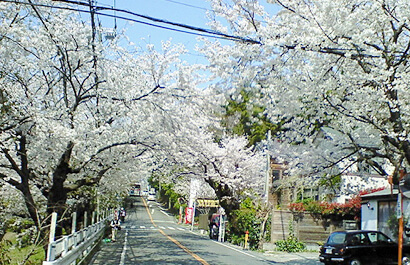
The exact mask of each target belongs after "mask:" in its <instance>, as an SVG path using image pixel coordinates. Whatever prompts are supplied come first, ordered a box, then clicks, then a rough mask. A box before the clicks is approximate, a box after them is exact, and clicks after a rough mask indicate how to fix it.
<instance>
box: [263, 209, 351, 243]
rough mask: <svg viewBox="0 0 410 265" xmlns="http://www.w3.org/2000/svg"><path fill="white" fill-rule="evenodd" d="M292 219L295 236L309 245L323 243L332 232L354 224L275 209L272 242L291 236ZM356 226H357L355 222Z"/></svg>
mask: <svg viewBox="0 0 410 265" xmlns="http://www.w3.org/2000/svg"><path fill="white" fill-rule="evenodd" d="M292 221H293V223H292V224H293V230H294V234H295V236H296V237H297V238H298V239H299V240H300V241H302V242H304V243H306V244H307V245H318V244H319V243H323V242H324V241H325V240H326V239H327V237H328V236H329V234H330V233H332V232H334V231H340V230H345V228H346V225H347V224H349V225H350V226H351V225H352V223H351V222H344V221H343V220H339V221H334V220H330V219H322V218H320V217H319V216H318V217H315V216H313V215H311V214H310V213H297V214H294V213H292V212H290V211H280V210H275V211H273V213H272V230H271V242H272V243H274V242H276V241H278V240H284V239H286V238H287V237H288V236H289V223H290V222H292ZM354 227H355V228H356V224H355V223H354Z"/></svg>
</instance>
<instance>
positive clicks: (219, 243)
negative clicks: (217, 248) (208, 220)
mask: <svg viewBox="0 0 410 265" xmlns="http://www.w3.org/2000/svg"><path fill="white" fill-rule="evenodd" d="M212 242H214V243H215V244H218V245H221V246H224V247H226V248H229V249H232V250H235V251H237V252H239V253H242V254H244V255H247V256H249V257H252V258H254V259H257V260H263V259H261V258H258V257H256V256H254V255H251V254H249V253H246V252H245V251H242V250H239V249H237V248H234V247H231V246H228V245H225V244H223V243H221V242H219V241H213V240H212Z"/></svg>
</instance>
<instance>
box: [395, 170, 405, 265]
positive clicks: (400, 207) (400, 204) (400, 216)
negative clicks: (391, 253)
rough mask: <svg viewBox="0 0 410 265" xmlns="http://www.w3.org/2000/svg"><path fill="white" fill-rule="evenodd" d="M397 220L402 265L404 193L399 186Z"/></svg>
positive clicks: (399, 255) (401, 176) (403, 173)
mask: <svg viewBox="0 0 410 265" xmlns="http://www.w3.org/2000/svg"><path fill="white" fill-rule="evenodd" d="M399 174H400V175H399V183H400V182H401V181H402V180H403V177H404V175H405V172H404V170H403V169H401V170H400V171H399ZM397 218H398V219H399V236H398V237H399V240H398V241H399V242H398V244H399V253H398V259H399V260H398V263H397V264H398V265H402V259H403V192H402V190H401V187H400V185H399V192H398V194H397Z"/></svg>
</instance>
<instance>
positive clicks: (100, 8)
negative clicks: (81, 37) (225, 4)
mask: <svg viewBox="0 0 410 265" xmlns="http://www.w3.org/2000/svg"><path fill="white" fill-rule="evenodd" d="M52 1H53V2H62V3H66V4H74V5H78V6H84V7H88V8H90V7H91V8H92V9H93V10H95V11H90V10H82V9H78V8H70V7H63V6H51V5H46V4H38V3H28V2H19V1H13V0H0V2H8V3H15V4H22V5H32V6H41V7H49V8H54V9H65V10H71V11H76V12H82V13H91V12H95V14H97V15H101V16H107V17H113V18H118V19H123V20H127V21H132V22H136V23H140V24H144V25H148V26H153V27H157V28H162V29H166V30H172V31H176V32H181V33H186V34H192V35H197V36H203V37H210V38H218V39H227V40H233V41H240V42H247V43H251V44H262V43H261V42H259V41H256V40H253V39H250V38H245V37H241V36H235V35H229V34H225V33H222V32H219V31H215V30H210V29H204V28H200V27H194V26H190V25H187V24H182V23H175V22H171V21H167V20H164V19H158V18H154V17H150V16H146V15H141V14H138V13H135V12H131V11H128V10H124V9H117V8H113V7H110V8H108V7H104V6H99V5H91V6H90V4H89V3H85V2H81V1H72V0H52ZM107 10H109V11H116V12H119V13H125V14H128V15H131V16H136V17H140V18H143V19H147V20H150V21H153V22H157V23H163V24H166V25H172V26H175V27H178V28H183V29H182V30H181V29H177V28H171V27H167V26H161V25H156V24H153V23H149V22H145V21H141V20H137V19H133V18H128V17H124V16H119V15H111V14H105V13H101V12H99V11H107ZM187 30H191V31H187ZM198 32H200V33H198Z"/></svg>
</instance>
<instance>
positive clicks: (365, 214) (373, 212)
mask: <svg viewBox="0 0 410 265" xmlns="http://www.w3.org/2000/svg"><path fill="white" fill-rule="evenodd" d="M361 216H362V221H361V229H362V230H377V201H376V200H370V201H369V204H367V203H364V204H362V213H361Z"/></svg>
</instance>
